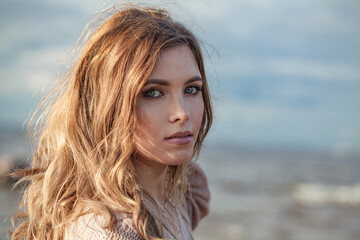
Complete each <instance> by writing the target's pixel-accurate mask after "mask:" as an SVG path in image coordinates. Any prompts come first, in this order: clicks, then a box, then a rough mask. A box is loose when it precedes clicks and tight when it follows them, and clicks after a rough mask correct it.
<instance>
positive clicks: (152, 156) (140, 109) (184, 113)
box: [135, 45, 204, 165]
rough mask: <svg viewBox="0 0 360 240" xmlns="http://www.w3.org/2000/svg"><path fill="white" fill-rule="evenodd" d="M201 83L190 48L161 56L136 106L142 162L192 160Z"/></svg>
mask: <svg viewBox="0 0 360 240" xmlns="http://www.w3.org/2000/svg"><path fill="white" fill-rule="evenodd" d="M202 84H203V80H202V77H201V74H200V71H199V68H198V65H197V62H196V60H195V57H194V55H193V53H192V51H191V50H190V48H189V47H188V46H186V45H181V46H176V47H171V48H169V49H166V50H164V51H163V52H162V53H161V55H160V57H159V59H158V60H157V62H156V64H155V67H154V69H153V71H152V73H151V75H150V77H149V79H148V80H147V82H146V84H145V86H144V88H143V89H142V93H141V94H140V96H139V98H138V103H137V106H136V114H137V119H138V123H137V128H136V134H135V136H136V148H137V152H138V155H139V156H140V158H141V159H142V160H146V161H148V162H149V161H150V162H149V163H151V162H153V163H156V162H157V163H163V164H166V165H178V164H182V163H184V162H187V161H189V160H190V159H191V157H192V154H193V149H194V145H195V142H196V140H197V136H198V133H199V129H200V126H201V122H202V118H203V113H204V101H203V98H202V92H201V90H202Z"/></svg>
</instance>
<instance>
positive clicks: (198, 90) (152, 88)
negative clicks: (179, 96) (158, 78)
mask: <svg viewBox="0 0 360 240" xmlns="http://www.w3.org/2000/svg"><path fill="white" fill-rule="evenodd" d="M189 88H195V90H196V92H195V93H189V95H196V94H198V93H199V92H201V91H202V87H200V86H196V85H193V86H188V87H186V88H185V91H186V89H189ZM152 91H159V92H160V96H156V97H152V96H149V95H148V94H149V92H152ZM185 91H184V93H185ZM185 94H186V93H185ZM143 95H144V97H147V98H158V97H161V96H163V95H164V94H163V93H162V91H161V90H160V89H159V88H157V87H151V88H149V89H147V90H145V91H144V92H143Z"/></svg>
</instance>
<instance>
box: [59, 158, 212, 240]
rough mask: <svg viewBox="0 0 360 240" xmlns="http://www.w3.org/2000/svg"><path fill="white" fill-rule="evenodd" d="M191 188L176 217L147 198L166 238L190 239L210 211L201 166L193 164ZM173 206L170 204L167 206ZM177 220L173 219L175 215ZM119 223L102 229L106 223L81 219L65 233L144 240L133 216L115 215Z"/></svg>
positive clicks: (71, 238)
mask: <svg viewBox="0 0 360 240" xmlns="http://www.w3.org/2000/svg"><path fill="white" fill-rule="evenodd" d="M188 180H189V183H190V189H189V191H188V193H187V195H186V197H185V198H184V201H183V204H182V205H181V206H179V207H178V208H176V209H175V211H176V214H174V213H172V212H169V211H170V210H168V209H173V208H167V207H166V208H164V207H162V206H161V205H159V204H156V205H154V203H153V202H151V201H150V200H149V199H148V198H147V197H146V196H145V195H143V201H144V204H145V206H146V208H147V209H148V210H149V212H150V213H151V215H152V216H153V217H154V218H155V220H156V222H157V223H159V222H160V219H161V222H162V226H157V227H158V229H162V230H163V233H164V237H165V239H171V240H191V239H193V238H192V230H194V229H195V228H196V226H197V225H198V223H199V221H200V220H201V219H202V218H203V217H204V216H206V215H207V214H208V212H209V201H210V192H209V188H208V184H207V179H206V176H205V173H204V172H203V170H202V169H201V168H200V167H199V165H197V164H194V166H193V167H192V168H191V169H190V171H189V174H188ZM168 204H171V201H170V202H169V203H168ZM159 210H160V211H159ZM176 215H177V216H178V218H174V216H176ZM116 220H117V224H116V227H115V228H114V229H113V230H108V229H104V228H102V227H101V226H103V224H104V220H103V219H102V218H101V217H100V216H98V217H95V216H94V215H93V214H87V215H84V216H81V217H79V218H78V219H77V221H76V222H74V223H73V224H71V225H70V226H69V228H68V229H67V231H66V233H65V239H66V240H95V239H96V240H105V239H106V240H142V238H141V237H140V235H139V234H138V233H137V231H136V229H135V227H134V225H133V222H132V218H131V216H130V215H125V214H123V213H121V212H119V213H116Z"/></svg>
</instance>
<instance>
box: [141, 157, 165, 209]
mask: <svg viewBox="0 0 360 240" xmlns="http://www.w3.org/2000/svg"><path fill="white" fill-rule="evenodd" d="M135 168H136V172H137V174H138V178H139V181H140V184H141V185H142V187H143V188H144V189H145V190H146V191H147V192H148V193H149V194H151V196H152V197H153V198H154V199H155V200H156V201H158V202H159V203H160V204H163V203H164V188H165V180H166V173H167V169H168V166H167V165H164V164H161V163H157V162H154V161H146V160H141V159H136V164H135Z"/></svg>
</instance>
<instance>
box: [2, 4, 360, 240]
mask: <svg viewBox="0 0 360 240" xmlns="http://www.w3.org/2000/svg"><path fill="white" fill-rule="evenodd" d="M147 2H150V3H155V4H157V5H159V4H160V5H164V6H167V7H168V8H170V10H171V11H172V12H173V14H174V15H175V18H176V19H178V20H180V21H182V22H185V23H186V24H187V25H188V26H189V27H190V28H191V29H192V30H193V31H194V32H196V34H197V35H198V36H199V38H200V39H201V40H202V41H203V45H204V47H205V48H206V50H207V51H206V52H207V54H205V55H206V62H207V70H208V78H209V81H210V84H211V88H212V92H213V96H214V102H213V103H214V107H215V118H216V119H215V124H214V127H213V129H212V131H211V133H210V135H209V137H208V139H207V141H206V144H205V147H204V148H203V150H202V154H201V155H200V158H199V159H198V161H199V163H200V164H201V165H202V166H203V168H204V169H205V171H206V172H207V174H208V178H209V182H210V188H211V191H212V202H211V213H210V215H209V216H208V217H207V218H206V219H205V220H204V221H203V222H201V224H200V225H199V227H198V229H197V230H196V231H195V239H248V240H260V239H274V240H275V239H276V240H279V239H280V240H281V239H286V240H291V239H294V240H323V239H324V240H335V239H336V240H338V239H344V240H358V239H360V2H359V1H357V0H316V1H313V0H302V1H286V0H268V1H261V0H222V1H215V0H196V1H191V0H183V1H177V3H176V4H175V1H172V2H168V1H161V2H160V1H147ZM113 3H115V1H100V0H99V1H96V0H92V1H89V0H87V1H85V0H71V1H70V0H62V1H60V0H46V1H45V0H32V1H26V0H1V2H0V204H1V205H0V239H7V238H8V237H7V234H6V227H10V226H11V224H10V215H11V214H13V213H14V212H15V211H16V208H17V205H18V204H19V201H20V197H21V192H19V191H18V190H14V191H11V184H12V182H11V181H9V179H8V178H7V177H6V173H7V171H8V170H9V169H10V168H12V167H13V166H14V165H19V164H22V165H24V164H26V162H27V159H29V158H30V148H29V144H27V143H26V139H25V137H24V136H25V135H24V134H25V130H26V119H28V117H29V114H30V113H31V112H32V111H33V110H34V109H35V107H36V105H37V103H38V102H39V100H40V99H41V97H42V96H44V95H45V94H46V93H47V92H48V91H49V89H50V88H51V87H52V86H53V85H54V83H55V82H56V81H57V80H58V79H59V78H61V77H62V76H63V74H64V71H65V70H66V67H68V66H67V65H68V64H69V62H67V60H66V59H68V57H67V56H68V55H69V51H70V50H71V48H72V46H73V45H74V43H75V42H76V40H77V38H78V37H79V36H80V34H81V32H82V31H83V29H84V27H85V25H86V24H87V23H88V22H89V21H90V20H91V19H92V17H93V16H94V14H95V13H96V12H98V11H100V10H101V9H104V8H105V7H107V6H110V5H111V4H113ZM70 55H71V54H70ZM24 123H25V124H24Z"/></svg>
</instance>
